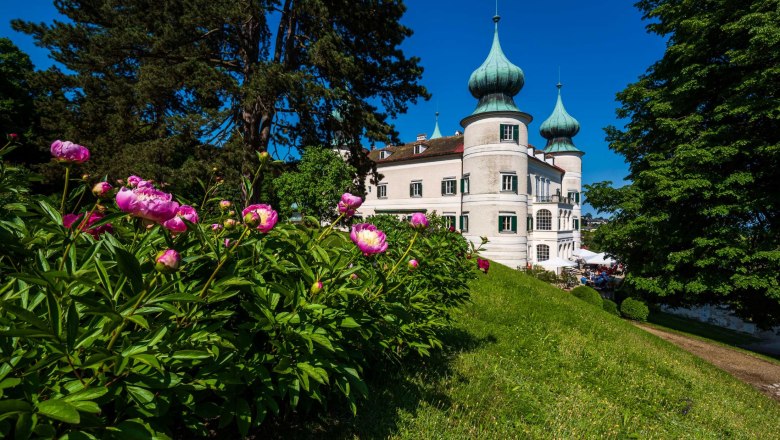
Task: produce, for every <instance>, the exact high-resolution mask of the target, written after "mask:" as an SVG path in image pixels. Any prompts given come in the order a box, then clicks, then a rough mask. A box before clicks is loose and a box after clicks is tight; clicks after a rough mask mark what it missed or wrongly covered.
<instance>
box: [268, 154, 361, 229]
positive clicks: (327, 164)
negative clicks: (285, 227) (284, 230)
mask: <svg viewBox="0 0 780 440" xmlns="http://www.w3.org/2000/svg"><path fill="white" fill-rule="evenodd" d="M354 179H355V168H354V167H352V166H351V165H349V164H348V163H347V162H345V161H344V159H343V158H342V157H341V156H340V155H339V154H338V153H336V152H334V151H332V150H329V149H326V148H319V147H310V148H306V149H305V150H304V152H303V156H302V157H301V160H300V162H298V163H297V167H296V170H294V171H288V172H286V173H283V174H282V175H281V176H279V177H278V178H276V179H275V180H274V189H275V191H276V195H277V198H278V199H279V203H280V206H279V207H278V209H279V210H280V211H281V213H282V215H284V216H285V217H289V216H290V214H291V213H292V209H291V206H292V204H293V203H296V204H297V205H298V208H299V210H300V212H301V214H302V215H304V216H314V217H317V218H319V219H320V220H323V221H332V220H334V219H335V218H336V217H337V216H338V213H337V212H336V210H335V206H336V204H337V203H338V201H339V199H340V198H341V195H342V194H344V193H345V192H348V191H350V190H352V189H353V186H354V185H353V183H354Z"/></svg>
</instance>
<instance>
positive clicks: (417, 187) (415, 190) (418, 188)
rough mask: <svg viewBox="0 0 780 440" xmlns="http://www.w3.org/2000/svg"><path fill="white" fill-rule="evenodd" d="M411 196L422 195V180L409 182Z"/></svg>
mask: <svg viewBox="0 0 780 440" xmlns="http://www.w3.org/2000/svg"><path fill="white" fill-rule="evenodd" d="M409 197H422V180H417V181H413V182H412V183H411V184H409Z"/></svg>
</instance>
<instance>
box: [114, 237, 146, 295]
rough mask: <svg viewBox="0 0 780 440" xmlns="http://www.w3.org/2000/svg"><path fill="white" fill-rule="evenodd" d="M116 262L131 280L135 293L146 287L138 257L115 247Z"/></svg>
mask: <svg viewBox="0 0 780 440" xmlns="http://www.w3.org/2000/svg"><path fill="white" fill-rule="evenodd" d="M114 253H115V254H116V263H117V266H119V270H120V271H122V273H123V274H124V275H125V276H126V277H127V279H128V280H130V284H131V286H132V288H133V292H134V293H139V292H140V291H141V290H143V288H144V280H143V274H142V273H141V264H140V263H138V259H137V258H135V256H133V254H131V253H130V252H127V251H126V250H124V249H122V248H119V247H115V248H114Z"/></svg>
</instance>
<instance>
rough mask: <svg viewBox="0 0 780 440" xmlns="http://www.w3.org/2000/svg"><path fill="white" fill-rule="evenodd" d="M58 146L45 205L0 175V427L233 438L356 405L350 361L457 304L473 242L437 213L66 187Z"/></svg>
mask: <svg viewBox="0 0 780 440" xmlns="http://www.w3.org/2000/svg"><path fill="white" fill-rule="evenodd" d="M55 144H56V145H52V148H51V151H52V155H53V156H54V159H55V160H57V161H59V162H61V163H62V165H63V167H64V169H65V170H64V174H65V178H66V185H65V189H64V191H63V194H62V195H61V197H56V198H57V199H59V200H56V201H55V200H54V198H48V197H44V196H41V195H30V194H28V193H27V190H26V185H25V184H24V182H23V181H22V180H21V179H20V177H19V176H20V175H21V174H19V173H17V172H15V171H14V170H13V168H12V167H9V166H6V165H5V164H4V165H3V167H2V168H0V200H3V201H7V200H15V201H14V202H13V203H5V204H4V205H3V206H2V207H0V239H2V240H3V243H4V246H3V250H2V251H1V252H0V335H1V336H2V337H0V393H1V394H0V436H5V437H10V438H31V437H46V438H51V437H57V438H59V437H61V436H65V435H67V436H68V438H95V439H98V438H99V439H103V438H109V439H111V438H117V439H119V438H187V437H194V436H214V435H218V436H220V437H226V438H237V437H244V436H247V435H248V434H249V433H250V432H251V431H252V430H253V429H255V428H257V427H258V426H260V425H261V424H262V423H263V421H264V420H266V418H267V417H268V416H269V415H272V414H280V413H283V412H285V411H292V410H295V409H296V408H309V407H313V406H316V405H321V404H325V403H327V402H328V401H330V400H333V399H343V400H346V401H347V402H348V403H349V405H350V406H351V408H352V409H353V411H355V410H356V403H357V401H358V400H359V399H360V398H362V397H363V396H365V395H366V393H367V389H366V385H365V383H364V382H363V379H362V377H363V374H364V371H365V369H367V368H371V367H372V365H375V364H376V363H377V362H380V361H384V360H386V359H387V358H388V357H394V358H397V359H408V358H409V357H410V356H417V355H421V356H425V355H428V354H429V353H430V351H431V350H432V349H436V348H439V347H441V341H440V340H439V338H438V336H439V334H440V332H441V330H443V329H444V328H446V327H447V326H448V325H449V313H450V311H451V310H452V308H453V307H457V306H458V305H460V304H462V303H463V302H464V301H467V300H468V289H467V283H468V281H469V280H470V279H472V278H473V277H474V276H475V274H476V270H477V267H476V264H475V261H476V258H473V259H472V256H473V255H474V254H475V253H476V252H477V251H478V249H474V248H473V247H472V246H469V245H468V243H467V242H466V240H464V239H463V237H462V236H460V235H459V234H458V233H456V232H452V231H450V230H449V229H446V228H444V227H443V225H442V224H441V223H440V222H438V221H437V219H435V218H431V219H430V221H429V219H428V218H427V217H425V215H422V214H416V215H415V216H413V222H411V223H409V222H401V221H398V220H397V219H395V218H392V217H386V216H385V217H377V218H373V219H368V222H367V223H360V224H355V225H353V226H352V227H351V228H350V229H349V231H348V232H342V231H340V230H338V229H337V228H335V226H334V225H335V224H336V222H334V224H333V225H331V226H329V227H328V228H321V227H319V226H318V224H317V222H316V221H311V219H309V221H307V222H304V224H298V225H296V224H290V223H286V222H284V221H282V219H280V218H279V215H278V213H277V212H276V210H274V208H273V207H271V206H269V205H267V204H252V205H249V206H245V207H244V208H243V209H241V210H240V216H239V214H237V213H236V212H234V211H232V209H235V210H236V211H239V208H240V207H241V206H236V205H243V204H242V203H240V202H238V201H231V200H222V201H219V200H218V199H217V200H214V201H209V199H208V198H204V202H203V203H202V204H201V205H195V204H192V203H189V202H188V201H186V200H178V199H177V198H176V196H175V195H174V194H170V193H166V192H165V191H164V190H162V189H161V187H160V186H159V185H155V183H154V182H151V181H148V180H144V179H143V178H142V177H139V176H130V177H128V178H126V179H124V181H121V182H124V184H123V186H120V187H119V188H113V187H111V185H109V184H107V183H105V182H103V183H105V184H102V183H101V182H97V183H95V182H87V181H84V180H80V181H79V182H80V183H78V184H76V186H75V187H74V188H73V190H72V191H69V190H68V187H69V185H70V184H71V183H74V182H71V179H70V177H69V176H70V171H71V167H78V165H79V164H80V163H83V162H84V161H86V160H88V159H89V151H88V149H87V148H86V147H84V146H80V145H77V144H73V143H72V142H62V141H57V142H55ZM13 147H14V145H13V140H11V142H10V143H9V145H7V146H6V147H4V148H3V149H2V150H0V159H2V157H3V156H4V155H6V154H7V153H8V152H9V151H11V149H12V148H13ZM259 159H260V160H259V162H260V168H259V169H258V173H257V174H256V175H258V174H262V173H263V171H264V169H265V167H267V166H268V163H269V160H268V157H259ZM89 188H91V189H92V191H91V192H90V190H89ZM251 188H252V185H251V182H244V191H245V192H246V193H247V197H246V199H247V200H251V199H252V194H251ZM208 193H209V189H207V190H206V194H208ZM89 194H93V196H92V197H91V196H89ZM90 197H91V199H90ZM57 202H59V203H60V208H59V209H57V208H56V207H55V204H56V203H57ZM212 203H213V205H214V206H210V204H212ZM360 203H362V200H361V199H360V198H359V197H356V196H353V195H351V194H345V195H344V197H342V200H341V202H340V203H339V206H338V210H339V212H340V213H341V217H340V218H339V220H337V222H339V221H340V222H345V221H346V222H349V221H351V217H352V215H354V212H355V210H356V209H357V208H359V206H360ZM234 206H235V208H233V207H234ZM313 225H314V226H313ZM484 270H485V271H486V270H487V269H486V268H485V269H484Z"/></svg>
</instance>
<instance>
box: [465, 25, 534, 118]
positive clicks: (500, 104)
mask: <svg viewBox="0 0 780 440" xmlns="http://www.w3.org/2000/svg"><path fill="white" fill-rule="evenodd" d="M500 20H501V17H499V16H498V14H496V16H494V17H493V23H495V31H494V32H493V45H492V46H491V48H490V52H489V53H488V56H487V58H486V59H485V61H484V62H483V63H482V65H481V66H479V67H478V68H477V70H475V71H474V72H473V73H472V74H471V77H470V78H469V91H470V92H471V95H472V96H474V97H475V98H477V99H479V103H478V104H477V109H476V110H474V113H472V114H478V113H484V112H492V111H515V112H517V111H520V110H519V109H518V108H517V106H516V105H515V101H514V99H513V98H512V97H513V96H515V95H517V94H518V93H519V92H520V90H521V89H522V88H523V85H524V84H525V76H524V75H523V70H522V69H520V68H519V67H517V66H515V65H514V64H512V62H510V61H509V59H507V57H506V55H504V52H503V51H502V50H501V43H500V42H499V40H498V22H499V21H500Z"/></svg>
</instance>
